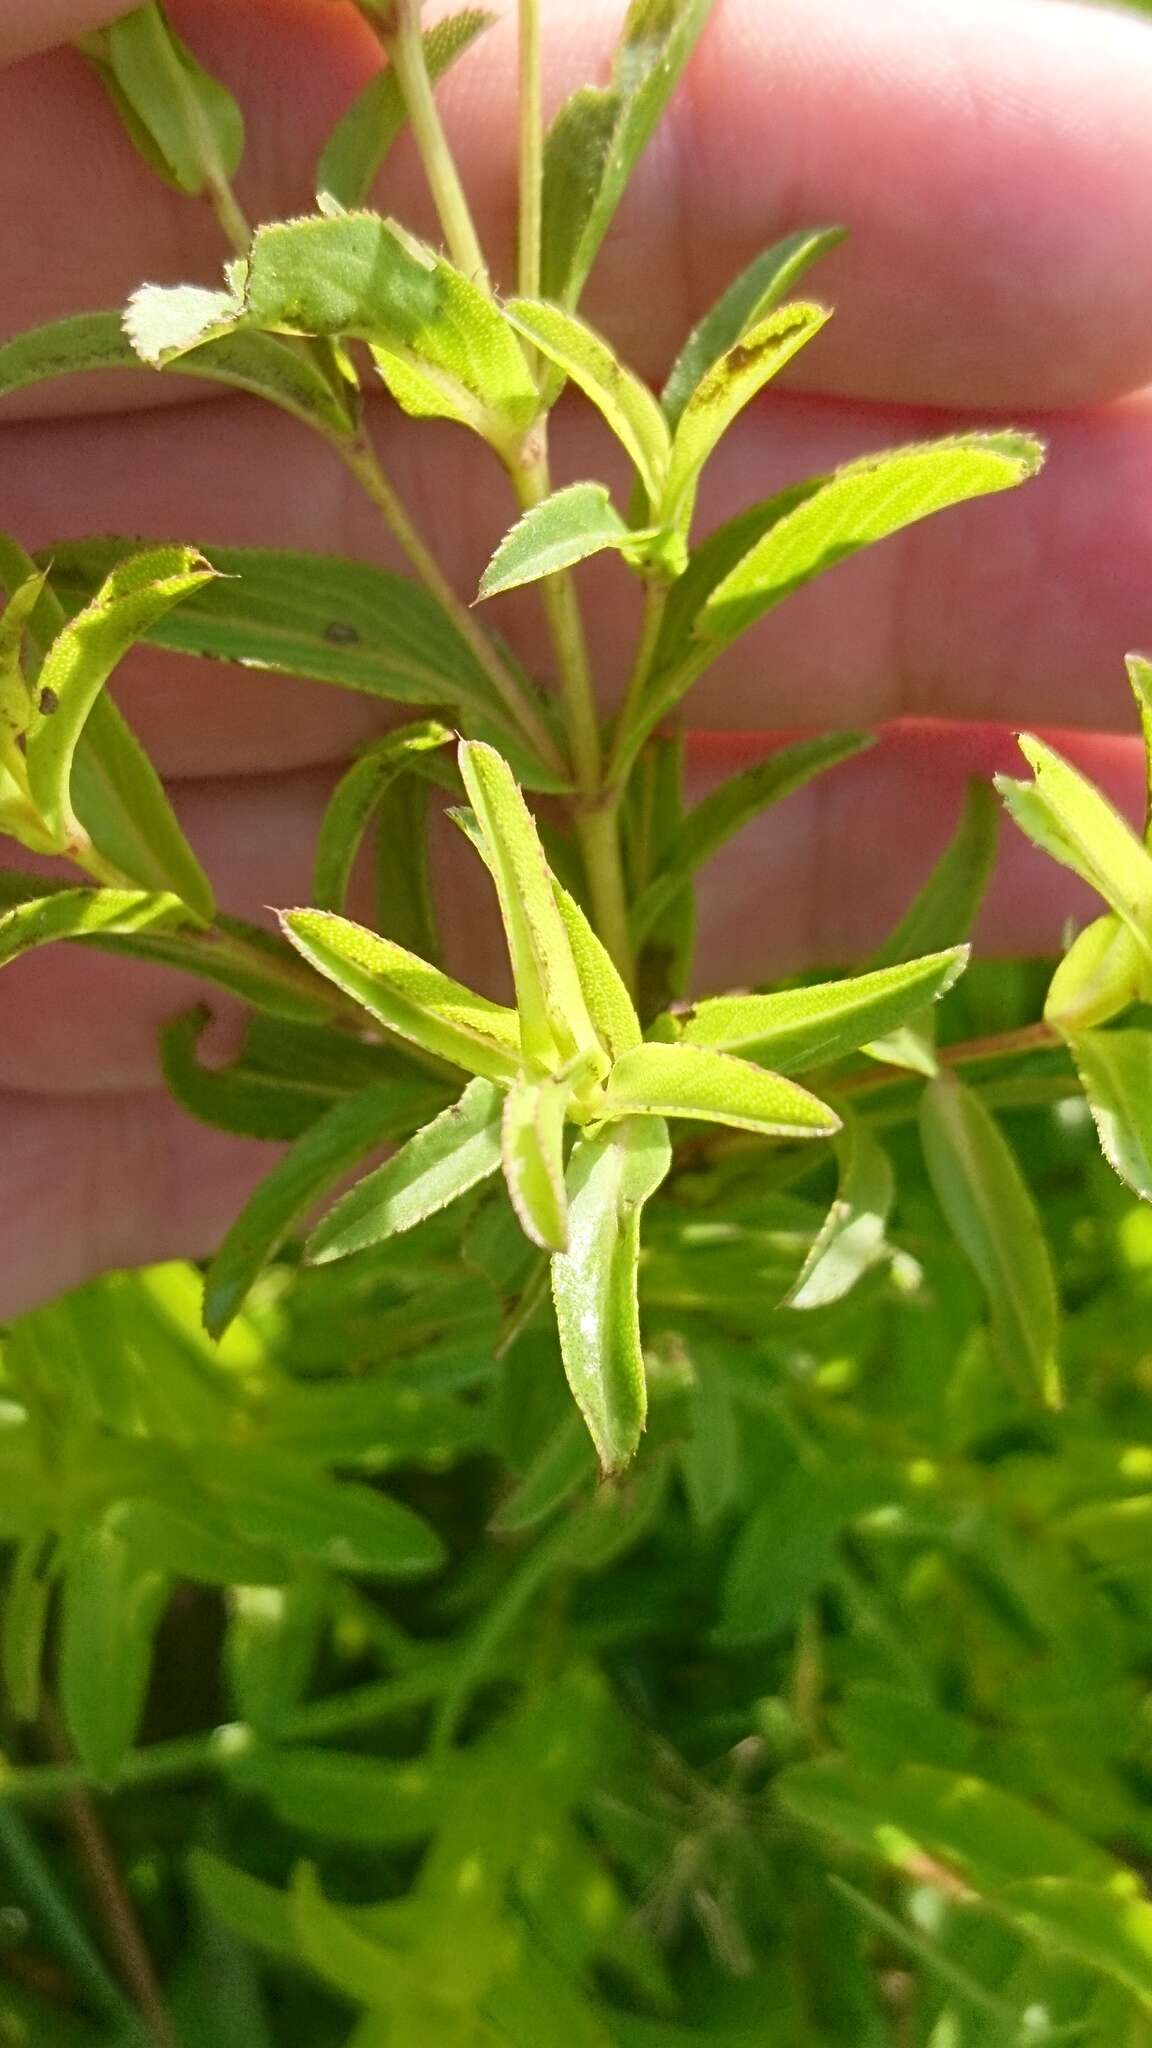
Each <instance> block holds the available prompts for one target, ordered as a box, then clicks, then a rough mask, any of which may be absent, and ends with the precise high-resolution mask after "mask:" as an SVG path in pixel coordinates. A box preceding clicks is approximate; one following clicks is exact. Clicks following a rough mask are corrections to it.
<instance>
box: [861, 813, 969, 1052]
mask: <svg viewBox="0 0 1152 2048" xmlns="http://www.w3.org/2000/svg"><path fill="white" fill-rule="evenodd" d="M999 840H1000V809H999V806H998V804H997V802H996V796H995V792H994V791H993V789H992V786H991V784H990V783H987V782H983V781H981V780H980V779H979V778H978V777H976V776H973V778H972V780H971V781H970V782H969V784H968V789H967V793H966V795H965V799H964V810H963V813H962V815H961V818H960V823H959V824H958V826H957V828H956V831H955V832H954V834H953V836H952V838H951V839H950V840H949V842H948V845H947V846H946V847H945V849H944V852H943V853H942V854H941V856H940V858H939V860H938V861H937V862H936V865H935V867H934V868H933V869H932V872H931V874H930V875H929V876H928V879H927V881H926V882H925V883H924V884H923V886H922V887H921V888H920V889H919V890H918V891H917V894H916V896H915V898H914V899H913V901H912V903H911V904H910V905H909V907H908V909H907V910H906V911H905V913H904V916H903V917H902V918H901V919H900V922H899V924H898V925H897V926H896V928H895V930H894V931H893V932H891V933H890V934H889V936H888V938H887V939H886V940H885V941H884V944H883V945H882V946H881V947H880V948H879V949H878V951H877V952H875V953H874V954H873V955H872V959H871V962H870V965H872V966H873V967H877V968H883V967H889V966H892V965H895V964H896V963H897V962H899V961H905V960H914V959H916V957H917V956H918V955H919V954H922V953H927V952H931V951H935V950H936V949H937V948H939V947H942V946H955V945H957V944H958V943H959V941H960V940H962V939H966V938H967V937H968V936H969V933H970V932H971V930H972V927H973V925H974V924H975V922H976V918H977V914H978V912H979V909H980V905H981V903H982V902H983V900H984V895H985V892H986V890H987V888H988V884H989V882H990V881H991V879H992V874H993V871H994V869H995V866H996V854H997V850H998V846H999ZM935 1042H936V1023H935V1019H934V1017H932V1015H931V1014H930V1013H929V1012H927V1011H926V1012H925V1013H924V1015H923V1016H922V1017H914V1018H909V1019H907V1020H906V1021H905V1022H903V1023H902V1024H901V1025H899V1026H898V1027H897V1028H896V1029H895V1030H891V1031H889V1030H887V1029H886V1030H885V1031H884V1032H882V1033H878V1034H877V1035H876V1036H875V1038H874V1039H872V1040H871V1041H869V1042H868V1043H867V1044H866V1046H865V1050H866V1052H867V1053H868V1054H869V1056H870V1057H871V1058H873V1059H877V1060H880V1061H882V1062H885V1063H888V1064H890V1065H893V1066H898V1067H908V1068H910V1069H911V1070H912V1072H913V1073H919V1074H927V1075H928V1076H929V1078H931V1077H932V1075H934V1074H935V1073H936V1072H937V1060H936V1052H935Z"/></svg>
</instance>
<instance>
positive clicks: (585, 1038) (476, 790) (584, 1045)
mask: <svg viewBox="0 0 1152 2048" xmlns="http://www.w3.org/2000/svg"><path fill="white" fill-rule="evenodd" d="M460 772H461V774H462V775H463V777H464V785H465V788H466V789H467V792H468V795H469V797H470V798H471V800H472V804H473V806H474V808H475V812H476V818H477V821H478V823H479V827H480V831H481V833H482V835H483V838H484V842H485V845H486V847H487V849H488V855H489V860H490V866H491V872H492V875H493V879H494V881H495V883H496V890H497V894H498V896H499V898H500V915H501V918H502V919H503V923H504V931H505V935H506V937H507V941H508V951H509V954H510V956H511V960H512V972H513V975H514V977H515V981H516V1002H517V1007H518V1009H519V1013H520V1030H521V1034H522V1038H523V1047H524V1053H525V1056H526V1058H528V1059H530V1060H535V1061H537V1062H538V1063H539V1064H540V1066H542V1067H544V1068H551V1067H555V1066H556V1065H557V1064H558V1063H563V1062H566V1061H568V1060H570V1059H572V1058H574V1057H576V1056H577V1055H579V1054H581V1053H587V1052H594V1051H597V1050H598V1041H597V1038H596V1034H595V1032H594V1030H593V1028H592V1022H591V1019H590V1017H589V1015H588V1011H587V1007H586V1005H585V1002H584V993H583V990H582V988H581V986H580V978H579V975H578V974H577V971H576V963H575V961H574V960H573V958H572V948H571V945H570V944H569V941H568V934H567V931H566V930H565V926H564V920H563V918H562V917H561V915H560V911H559V909H558V907H557V904H556V897H555V893H554V889H553V880H552V876H551V874H550V872H549V869H548V864H547V861H546V860H545V858H544V849H543V847H542V846H541V844H540V836H539V833H538V832H537V830H536V825H535V822H534V820H533V818H532V814H531V812H530V811H529V809H528V806H527V805H526V803H525V802H524V799H523V797H522V796H521V794H520V791H519V790H518V789H517V787H516V781H515V778H514V776H513V774H512V771H511V769H510V768H509V767H508V765H507V763H506V762H505V761H503V760H502V759H501V758H500V755H499V754H497V753H496V751H495V750H494V748H492V747H487V746H482V745H480V744H479V743H477V742H474V741H464V742H463V743H462V744H461V747H460Z"/></svg>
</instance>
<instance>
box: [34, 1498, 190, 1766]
mask: <svg viewBox="0 0 1152 2048" xmlns="http://www.w3.org/2000/svg"><path fill="white" fill-rule="evenodd" d="M167 1592H168V1587H167V1582H166V1580H165V1578H164V1576H163V1574H162V1573H160V1572H158V1571H157V1570H156V1569H155V1567H154V1565H153V1564H152V1563H151V1561H150V1560H149V1559H148V1558H146V1557H144V1556H143V1555H141V1554H140V1553H139V1552H138V1551H137V1550H136V1549H135V1547H134V1546H133V1544H132V1543H131V1541H130V1540H129V1538H128V1537H127V1536H125V1535H122V1534H121V1533H120V1532H119V1530H118V1528H117V1526H116V1522H115V1518H114V1516H106V1517H104V1518H103V1519H102V1520H97V1521H94V1522H91V1523H89V1524H88V1526H86V1527H84V1528H82V1529H80V1530H78V1531H77V1532H76V1534H75V1536H74V1537H73V1538H72V1539H71V1541H70V1543H69V1547H68V1556H67V1564H66V1569H65V1573H64V1597H63V1608H62V1614H61V1623H60V1672H59V1684H60V1704H61V1706H62V1708H63V1710H64V1718H65V1720H66V1722H67V1724H68V1733H69V1736H70V1737H71V1740H72V1743H73V1746H74V1748H75V1750H76V1754H77V1755H78V1757H79V1758H80V1761H81V1763H82V1764H83V1765H84V1768H85V1770H86V1771H88V1772H90V1773H91V1775H92V1776H93V1777H94V1778H95V1779H96V1780H97V1782H98V1783H100V1784H105V1785H106V1784H110V1783H111V1781H112V1780H113V1779H114V1778H115V1775H116V1772H117V1770H118V1769H119V1766H120V1764H121V1762H122V1761H123V1758H124V1754H125V1752H126V1750H127V1749H128V1747H129V1745H130V1744H131V1742H132V1738H133V1736H134V1735H135V1733H136V1728H137V1724H138V1722H139V1719H140V1715H141V1712H142V1711H143V1707H144V1696H145V1692H146V1690H147V1685H148V1675H149V1672H150V1670H151V1666H152V1640H153V1636H154V1634H155V1631H156V1627H157V1624H158V1622H159V1619H160V1615H161V1612H162V1610H163V1606H164V1602H165V1599H166V1598H167Z"/></svg>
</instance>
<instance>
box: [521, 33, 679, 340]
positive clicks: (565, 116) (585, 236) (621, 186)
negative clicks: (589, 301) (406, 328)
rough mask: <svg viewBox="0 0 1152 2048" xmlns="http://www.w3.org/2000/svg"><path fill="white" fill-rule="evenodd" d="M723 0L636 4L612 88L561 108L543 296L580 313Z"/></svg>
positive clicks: (552, 146) (547, 172) (589, 91)
mask: <svg viewBox="0 0 1152 2048" xmlns="http://www.w3.org/2000/svg"><path fill="white" fill-rule="evenodd" d="M712 4H713V0H678V4H675V5H669V4H668V0H632V5H631V6H630V7H629V10H628V14H627V16H626V18H625V22H624V28H623V32H622V35H621V39H620V43H619V46H618V48H617V52H616V58H615V63H614V65H613V73H612V83H611V85H610V86H609V87H608V88H607V89H606V90H604V89H601V88H597V87H594V86H588V87H584V88H582V89H581V90H580V91H579V92H577V93H575V94H574V95H573V97H572V98H571V99H570V100H569V101H567V103H566V104H565V105H564V106H563V107H562V108H561V110H560V113H559V114H558V115H557V117H556V120H555V121H554V123H553V125H552V127H551V129H550V131H549V133H548V137H547V141H546V145H545V152H544V191H543V210H544V224H543V236H542V243H543V255H544V276H543V291H544V293H545V296H546V297H548V298H550V299H557V300H559V301H561V303H563V304H565V305H569V306H572V305H575V303H576V301H577V299H578V298H579V296H580V293H581V291H582V290H583V288H584V282H585V279H586V278H587V276H588V272H589V271H590V269H591V268H592V264H593V262H594V261H595V257H596V252H597V250H598V249H599V247H600V244H601V242H602V241H603V239H604V236H605V235H606V233H607V231H608V228H609V227H610V225H611V222H612V217H613V215H614V214H615V212H616V208H617V206H618V205H619V203H620V200H621V198H622V196H623V194H624V191H625V189H626V187H627V184H628V180H629V178H630V177H631V175H632V172H633V170H634V169H635V167H636V164H637V163H638V162H639V159H640V157H641V156H642V154H643V152H644V150H645V148H646V146H647V144H648V141H649V139H650V137H651V135H652V133H653V131H654V129H655V128H656V125H657V123H658V122H659V120H660V117H661V115H662V114H663V112H664V109H665V107H666V106H667V104H668V101H669V100H670V98H671V96H672V94H673V92H674V91H675V89H676V86H677V83H678V82H679V79H680V76H681V73H682V72H683V70H684V66H685V64H686V63H687V62H688V59H689V57H690V55H691V53H692V50H693V48H694V46H695V44H696V41H697V38H698V37H699V35H700V33H701V31H702V30H703V28H704V25H705V23H706V21H707V19H708V16H709V14H710V13H711V11H712Z"/></svg>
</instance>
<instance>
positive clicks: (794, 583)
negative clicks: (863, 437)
mask: <svg viewBox="0 0 1152 2048" xmlns="http://www.w3.org/2000/svg"><path fill="white" fill-rule="evenodd" d="M1041 459H1042V453H1041V449H1040V446H1039V444H1038V443H1037V442H1036V441H1032V440H1029V439H1028V438H1027V436H1026V435H1022V434H967V435H955V436H953V438H952V439H951V440H940V441H932V442H925V443H924V444H923V445H921V446H914V447H908V448H898V449H893V450H892V451H891V452H890V453H888V454H885V455H868V456H865V457H864V458H863V459H862V460H861V461H859V462H852V463H849V464H847V465H846V466H845V467H844V468H843V469H838V470H836V471H835V472H834V473H833V474H832V475H831V476H829V477H826V478H825V479H824V481H823V483H822V484H821V485H820V487H819V488H818V489H817V490H815V491H814V492H812V494H811V495H810V496H807V497H805V498H804V500H803V501H802V502H801V503H800V504H798V505H796V506H795V507H794V508H793V509H792V510H791V511H787V512H785V513H784V515H783V516H782V517H781V518H780V519H778V520H777V521H776V523H775V524H774V525H773V526H772V527H771V528H770V529H769V530H768V532H767V533H765V535H764V536H763V538H762V539H761V540H760V541H758V542H757V544H756V545H755V546H754V547H753V548H752V549H751V550H750V551H749V553H748V554H747V555H746V556H745V557H744V559H743V560H742V561H741V562H739V563H738V564H737V566H736V567H735V568H734V569H732V570H731V571H730V573H729V574H728V575H727V576H725V577H724V579H723V581H722V582H721V583H720V584H719V585H718V587H717V588H716V589H715V590H713V591H712V593H711V595H710V596H709V598H708V600H707V603H706V604H705V605H704V607H703V609H702V611H701V612H700V614H699V617H698V619H697V624H696V629H697V632H698V633H699V635H700V637H701V638H702V639H704V640H706V641H708V642H709V643H710V644H711V645H712V646H714V647H721V646H726V645H727V644H728V642H729V641H731V640H734V639H736V638H737V636H738V635H739V634H741V633H743V632H745V631H746V629H747V628H748V627H749V626H751V625H752V624H754V622H755V621H756V620H757V619H759V618H761V617H763V615H764V613H765V612H767V611H770V610H771V609H772V607H773V606H774V605H777V604H779V603H781V601H782V600H783V599H784V598H786V597H788V596H790V594H791V593H792V591H794V590H798V589H799V588H800V586H801V585H802V584H804V583H809V582H811V580H812V578H813V577H815V576H819V575H821V574H823V572H824V571H825V570H826V569H830V568H832V567H833V566H834V565H835V564H836V563H837V562H842V561H845V560H846V559H847V558H848V556H850V555H854V554H856V553H857V552H858V551H859V550H860V549H861V548H865V547H871V546H872V545H873V544H874V543H875V542H877V541H881V540H885V539H887V537H888V536H889V535H890V534H894V533H899V532H900V531H901V530H902V528H904V527H907V526H911V525H914V524H915V523H916V522H917V521H918V520H921V519H927V518H928V517H930V516H931V515H932V514H933V513H935V512H942V511H945V510H946V509H947V508H948V507H949V506H952V505H959V504H962V503H964V501H965V500H966V499H969V498H979V497H985V496H987V495H988V494H989V493H991V492H996V491H1005V490H1010V489H1012V488H1013V486H1014V485H1016V484H1020V483H1024V482H1025V481H1026V480H1027V479H1028V478H1029V477H1032V476H1035V474H1036V472H1037V470H1038V469H1039V466H1040V462H1041Z"/></svg>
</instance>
